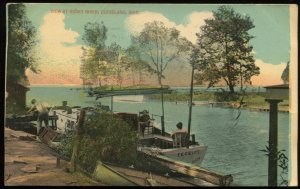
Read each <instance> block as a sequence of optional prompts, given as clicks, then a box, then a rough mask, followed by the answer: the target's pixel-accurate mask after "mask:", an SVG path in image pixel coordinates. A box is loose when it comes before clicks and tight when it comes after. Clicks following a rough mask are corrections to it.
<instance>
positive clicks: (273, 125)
mask: <svg viewBox="0 0 300 189" xmlns="http://www.w3.org/2000/svg"><path fill="white" fill-rule="evenodd" d="M266 101H267V102H269V103H270V117H269V124H270V125H269V152H270V154H269V169H268V170H269V173H268V174H269V176H268V185H269V186H277V151H278V149H277V140H278V139H277V138H278V123H277V121H278V118H277V114H278V103H279V102H282V100H280V99H266Z"/></svg>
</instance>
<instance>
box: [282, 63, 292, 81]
mask: <svg viewBox="0 0 300 189" xmlns="http://www.w3.org/2000/svg"><path fill="white" fill-rule="evenodd" d="M289 75H290V61H288V62H287V64H286V67H285V69H284V70H283V72H282V74H281V79H282V81H283V83H284V84H287V83H289Z"/></svg>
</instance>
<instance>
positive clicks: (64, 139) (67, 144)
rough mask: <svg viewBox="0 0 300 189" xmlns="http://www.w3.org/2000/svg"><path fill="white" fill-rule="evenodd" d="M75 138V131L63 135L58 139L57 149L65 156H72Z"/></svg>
mask: <svg viewBox="0 0 300 189" xmlns="http://www.w3.org/2000/svg"><path fill="white" fill-rule="evenodd" d="M74 140H75V132H68V133H67V134H64V135H61V136H60V137H59V139H57V141H59V145H58V146H57V148H56V151H57V152H58V153H59V154H61V155H63V156H65V157H69V158H71V156H72V150H73V145H74Z"/></svg>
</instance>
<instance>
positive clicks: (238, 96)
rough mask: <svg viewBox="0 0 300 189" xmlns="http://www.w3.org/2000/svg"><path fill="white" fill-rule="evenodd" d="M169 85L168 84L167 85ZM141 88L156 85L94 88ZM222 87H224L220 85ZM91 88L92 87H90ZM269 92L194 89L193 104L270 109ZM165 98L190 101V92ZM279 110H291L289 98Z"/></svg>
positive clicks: (147, 96) (259, 109) (184, 101)
mask: <svg viewBox="0 0 300 189" xmlns="http://www.w3.org/2000/svg"><path fill="white" fill-rule="evenodd" d="M166 87H167V86H166ZM139 88H155V86H146V85H145V86H138V85H137V86H129V87H119V86H109V85H105V86H102V87H94V88H92V90H122V89H124V90H125V89H139ZM218 88H222V87H218ZM90 89H91V88H90ZM146 98H147V99H149V100H159V99H161V95H160V94H153V95H146ZM266 98H268V94H267V93H265V92H260V91H256V92H250V91H249V92H245V93H240V92H235V93H233V94H231V93H229V92H228V91H223V92H221V91H219V92H214V91H194V92H193V105H210V106H213V107H214V106H218V107H226V108H241V109H248V110H252V111H269V103H268V102H266V101H265V99H266ZM164 100H165V101H168V102H174V103H189V100H190V94H189V90H187V91H180V92H178V91H176V90H175V92H174V93H171V94H164ZM278 111H279V112H289V100H284V101H283V102H281V103H279V104H278Z"/></svg>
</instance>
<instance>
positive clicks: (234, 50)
mask: <svg viewBox="0 0 300 189" xmlns="http://www.w3.org/2000/svg"><path fill="white" fill-rule="evenodd" d="M254 27H255V26H254V25H253V22H252V21H251V20H250V17H249V16H242V15H240V14H239V13H236V12H235V11H234V10H233V9H232V8H231V7H228V6H221V7H219V8H218V10H217V11H213V18H211V19H206V20H205V25H204V26H202V27H201V28H200V32H199V33H197V34H196V35H197V38H198V41H197V45H196V47H197V48H198V49H199V50H198V51H195V52H194V53H198V57H199V59H198V61H197V62H198V63H197V64H196V66H195V69H196V70H198V73H197V75H196V78H197V79H198V80H202V81H198V82H208V87H211V86H214V85H215V84H217V83H219V82H220V80H221V79H223V80H224V81H225V83H226V84H227V86H228V87H229V89H230V92H231V93H234V87H235V86H237V84H240V85H241V88H242V87H243V84H245V83H249V82H250V79H251V77H252V76H254V75H258V74H259V67H257V66H256V65H255V64H254V58H253V53H252V49H253V47H252V46H251V45H250V44H249V42H250V40H251V39H252V38H253V36H251V35H250V34H249V33H248V31H249V30H251V29H252V28H254Z"/></svg>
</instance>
